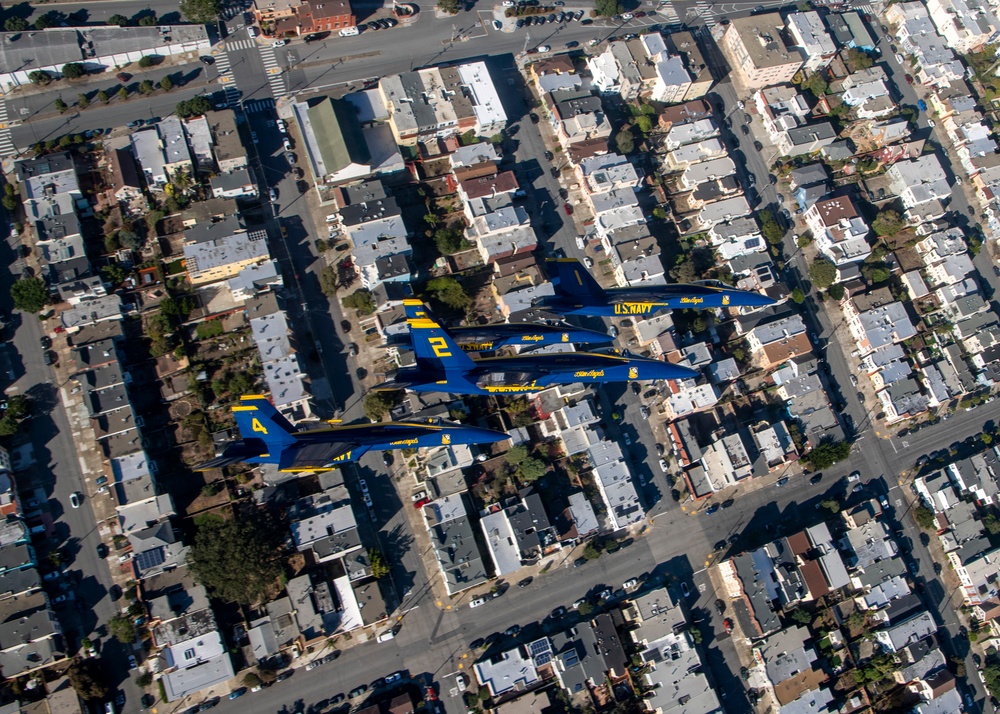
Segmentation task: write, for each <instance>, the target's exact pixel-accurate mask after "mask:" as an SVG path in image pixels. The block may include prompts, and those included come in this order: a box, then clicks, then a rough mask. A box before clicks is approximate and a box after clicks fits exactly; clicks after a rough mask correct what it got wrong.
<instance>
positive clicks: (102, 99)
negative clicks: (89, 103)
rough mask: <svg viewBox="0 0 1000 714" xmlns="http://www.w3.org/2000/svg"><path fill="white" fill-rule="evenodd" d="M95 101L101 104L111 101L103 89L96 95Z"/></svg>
mask: <svg viewBox="0 0 1000 714" xmlns="http://www.w3.org/2000/svg"><path fill="white" fill-rule="evenodd" d="M97 99H98V101H100V102H101V103H102V104H107V103H108V102H110V101H111V95H110V94H108V93H107V92H105V91H104V90H103V89H102V90H101V91H99V92H98V93H97Z"/></svg>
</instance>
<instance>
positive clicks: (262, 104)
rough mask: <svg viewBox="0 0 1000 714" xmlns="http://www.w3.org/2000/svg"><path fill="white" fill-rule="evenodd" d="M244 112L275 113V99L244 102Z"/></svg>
mask: <svg viewBox="0 0 1000 714" xmlns="http://www.w3.org/2000/svg"><path fill="white" fill-rule="evenodd" d="M243 111H245V112H246V113H247V114H254V113H257V112H268V113H274V100H273V99H248V100H247V101H245V102H243Z"/></svg>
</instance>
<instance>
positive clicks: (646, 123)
mask: <svg viewBox="0 0 1000 714" xmlns="http://www.w3.org/2000/svg"><path fill="white" fill-rule="evenodd" d="M635 125H636V126H637V127H639V131H641V132H642V133H643V134H648V133H649V132H651V131H652V130H653V120H652V119H651V118H650V116H649V115H648V114H640V115H639V116H637V117H636V118H635Z"/></svg>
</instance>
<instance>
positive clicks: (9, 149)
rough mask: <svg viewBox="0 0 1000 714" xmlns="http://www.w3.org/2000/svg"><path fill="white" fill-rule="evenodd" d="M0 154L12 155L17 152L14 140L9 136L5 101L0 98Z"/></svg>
mask: <svg viewBox="0 0 1000 714" xmlns="http://www.w3.org/2000/svg"><path fill="white" fill-rule="evenodd" d="M0 127H2V128H0V156H13V155H14V154H16V153H17V149H16V148H14V141H13V139H11V137H10V118H9V117H8V116H7V102H6V101H4V100H3V99H0Z"/></svg>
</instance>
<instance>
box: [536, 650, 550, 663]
mask: <svg viewBox="0 0 1000 714" xmlns="http://www.w3.org/2000/svg"><path fill="white" fill-rule="evenodd" d="M534 661H535V666H536V667H541V666H542V665H546V664H548V663H549V662H551V661H552V655H551V654H549V653H548V652H543V653H542V654H540V655H537V656H536V657H535V658H534Z"/></svg>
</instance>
